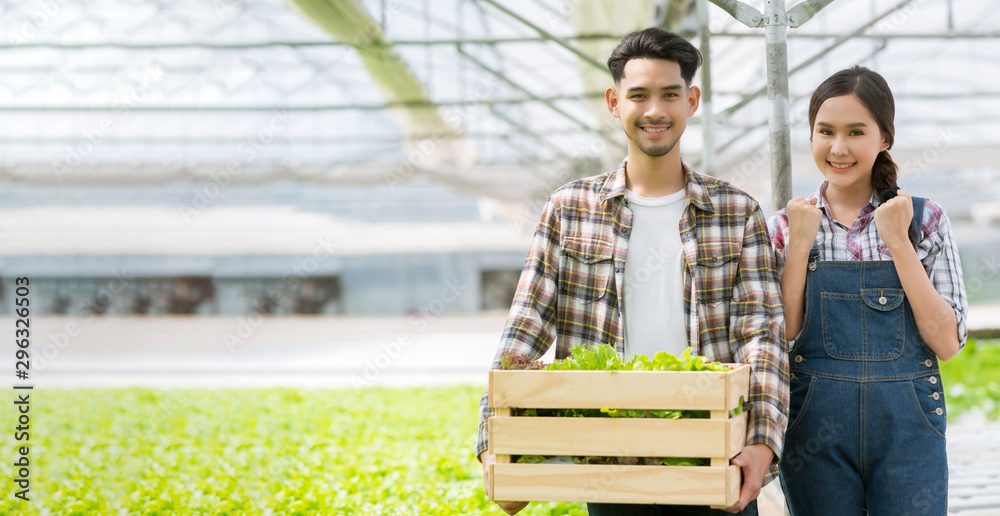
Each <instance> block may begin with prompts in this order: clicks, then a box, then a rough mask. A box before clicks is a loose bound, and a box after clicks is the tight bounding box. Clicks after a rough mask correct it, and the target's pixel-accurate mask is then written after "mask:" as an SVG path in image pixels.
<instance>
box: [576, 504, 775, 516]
mask: <svg viewBox="0 0 1000 516" xmlns="http://www.w3.org/2000/svg"><path fill="white" fill-rule="evenodd" d="M587 513H588V514H589V515H590V516H723V515H725V516H730V513H728V512H726V511H723V510H719V509H712V508H711V507H704V506H697V505H632V504H619V503H588V504H587ZM736 514H737V515H739V516H757V501H756V500H754V501H752V502H750V503H749V504H748V505H747V506H746V507H745V508H744V509H743V510H742V511H740V512H738V513H736Z"/></svg>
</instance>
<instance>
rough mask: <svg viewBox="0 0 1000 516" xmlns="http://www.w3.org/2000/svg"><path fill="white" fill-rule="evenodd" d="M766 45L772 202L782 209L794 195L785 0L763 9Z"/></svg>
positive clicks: (769, 4) (769, 0)
mask: <svg viewBox="0 0 1000 516" xmlns="http://www.w3.org/2000/svg"><path fill="white" fill-rule="evenodd" d="M764 16H765V23H766V24H767V25H766V27H765V29H764V39H765V42H766V48H767V100H768V105H769V113H768V119H769V122H770V123H769V124H768V125H769V126H770V129H771V202H772V209H781V208H782V207H784V206H785V205H786V204H788V200H789V199H791V198H792V154H791V145H790V143H791V132H790V122H789V114H788V108H789V102H788V38H787V32H786V31H787V29H786V27H787V25H788V21H787V20H786V14H785V0H768V2H767V5H766V6H765V8H764Z"/></svg>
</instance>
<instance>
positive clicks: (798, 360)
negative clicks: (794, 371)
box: [795, 355, 802, 363]
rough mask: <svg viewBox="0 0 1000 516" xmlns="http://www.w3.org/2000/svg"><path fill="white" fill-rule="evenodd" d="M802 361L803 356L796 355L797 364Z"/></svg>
mask: <svg viewBox="0 0 1000 516" xmlns="http://www.w3.org/2000/svg"><path fill="white" fill-rule="evenodd" d="M801 361H802V355H795V362H796V363H799V362H801Z"/></svg>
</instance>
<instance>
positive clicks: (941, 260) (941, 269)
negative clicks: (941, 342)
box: [919, 201, 969, 350]
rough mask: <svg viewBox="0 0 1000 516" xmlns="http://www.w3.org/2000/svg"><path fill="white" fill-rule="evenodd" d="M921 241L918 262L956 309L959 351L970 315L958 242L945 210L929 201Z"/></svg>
mask: <svg viewBox="0 0 1000 516" xmlns="http://www.w3.org/2000/svg"><path fill="white" fill-rule="evenodd" d="M922 227H923V233H924V234H923V235H921V236H922V237H923V238H922V239H921V241H920V245H919V247H920V248H922V250H924V251H925V252H926V253H927V255H926V256H924V257H923V258H922V259H921V263H923V265H924V269H925V270H926V271H927V275H928V276H929V277H930V280H931V283H932V284H933V285H934V288H935V289H937V291H938V293H939V294H941V297H943V298H944V299H945V301H947V302H948V304H950V305H951V308H952V309H953V310H955V318H956V319H957V321H958V346H959V350H961V349H962V348H963V347H965V341H966V340H967V339H968V336H969V329H968V327H967V326H966V318H967V317H968V313H969V302H968V299H967V298H966V294H965V280H964V278H963V274H962V262H961V260H960V259H959V255H958V243H957V242H956V241H955V235H954V233H952V230H951V221H950V220H949V219H948V214H947V213H945V211H944V209H943V208H941V207H940V206H938V205H937V204H936V203H934V202H932V201H927V203H926V205H925V208H924V221H923V225H922Z"/></svg>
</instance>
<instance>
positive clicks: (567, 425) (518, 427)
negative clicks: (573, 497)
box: [489, 414, 747, 465]
mask: <svg viewBox="0 0 1000 516" xmlns="http://www.w3.org/2000/svg"><path fill="white" fill-rule="evenodd" d="M746 417H747V416H746V414H741V415H739V416H737V417H734V418H732V419H723V420H712V419H659V418H596V417H595V418H581V417H507V418H504V417H497V416H494V417H492V418H490V421H489V432H490V443H489V445H490V448H491V450H492V451H493V453H497V454H499V453H503V454H509V455H553V456H559V455H576V456H596V457H699V458H712V457H720V458H722V460H724V461H727V460H728V459H729V458H730V457H733V456H735V455H736V454H737V453H739V451H740V450H741V449H743V443H744V441H745V440H746ZM722 465H725V463H724V464H722Z"/></svg>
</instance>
